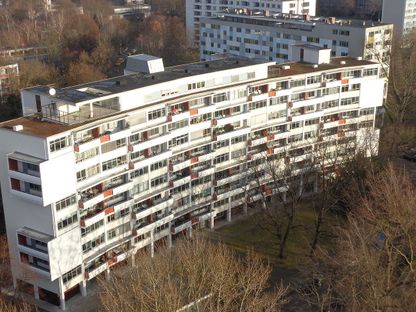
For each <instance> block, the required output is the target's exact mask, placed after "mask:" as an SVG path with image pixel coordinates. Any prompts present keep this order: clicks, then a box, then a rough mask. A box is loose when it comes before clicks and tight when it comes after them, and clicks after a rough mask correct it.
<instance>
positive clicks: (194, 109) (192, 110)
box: [189, 108, 198, 116]
mask: <svg viewBox="0 0 416 312" xmlns="http://www.w3.org/2000/svg"><path fill="white" fill-rule="evenodd" d="M189 115H190V116H195V115H198V110H197V109H196V108H191V109H190V110H189Z"/></svg>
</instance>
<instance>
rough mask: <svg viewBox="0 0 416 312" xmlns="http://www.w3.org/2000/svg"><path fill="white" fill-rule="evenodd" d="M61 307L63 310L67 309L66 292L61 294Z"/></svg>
mask: <svg viewBox="0 0 416 312" xmlns="http://www.w3.org/2000/svg"><path fill="white" fill-rule="evenodd" d="M59 308H61V310H63V311H65V309H66V306H65V294H64V293H62V294H61V295H60V296H59Z"/></svg>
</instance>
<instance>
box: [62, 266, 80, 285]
mask: <svg viewBox="0 0 416 312" xmlns="http://www.w3.org/2000/svg"><path fill="white" fill-rule="evenodd" d="M81 273H82V269H81V266H80V265H79V266H77V267H76V268H75V269H72V270H71V271H69V272H67V273H65V274H64V275H62V281H63V282H64V283H67V282H69V281H70V280H72V279H73V278H75V277H77V276H78V275H80V274H81Z"/></svg>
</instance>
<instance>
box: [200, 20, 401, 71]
mask: <svg viewBox="0 0 416 312" xmlns="http://www.w3.org/2000/svg"><path fill="white" fill-rule="evenodd" d="M266 15H267V14H266ZM392 32H393V25H391V24H382V23H377V22H371V21H370V22H366V21H358V20H339V19H336V18H322V17H315V18H305V17H300V16H298V17H289V16H287V15H284V14H283V15H282V14H278V15H274V16H264V15H263V14H262V15H250V14H237V12H234V13H223V14H222V15H220V16H218V17H213V18H203V19H201V44H200V53H201V60H210V59H212V58H213V57H214V58H215V56H212V54H216V53H229V54H232V55H238V56H245V57H249V58H263V59H266V60H270V61H276V62H279V63H283V62H288V61H292V60H295V59H297V58H298V55H295V54H294V51H293V47H294V46H295V45H298V44H299V43H306V44H310V45H316V46H319V47H322V48H325V49H331V57H339V56H352V57H360V56H361V57H363V58H364V59H366V60H377V61H378V60H383V61H385V62H386V63H388V62H389V54H390V50H391V44H392V35H393V34H392Z"/></svg>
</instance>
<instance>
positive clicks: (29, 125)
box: [0, 57, 385, 309]
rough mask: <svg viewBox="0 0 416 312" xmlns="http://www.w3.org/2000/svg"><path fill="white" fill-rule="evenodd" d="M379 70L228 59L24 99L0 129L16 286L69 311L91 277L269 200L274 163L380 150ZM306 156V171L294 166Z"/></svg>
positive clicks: (35, 92)
mask: <svg viewBox="0 0 416 312" xmlns="http://www.w3.org/2000/svg"><path fill="white" fill-rule="evenodd" d="M380 72H381V69H380V65H379V64H377V63H374V62H370V61H366V60H359V59H354V58H350V57H343V58H335V59H332V60H331V61H330V62H329V63H325V64H320V65H312V64H307V63H291V64H285V65H277V64H276V63H275V62H269V61H264V60H250V59H246V58H229V59H221V60H215V61H209V62H201V63H194V64H187V65H180V66H175V67H170V68H166V69H165V70H164V71H161V72H155V73H152V74H144V73H135V74H130V75H126V76H122V77H116V78H111V79H107V80H101V81H97V82H91V83H87V84H83V85H78V86H74V87H68V88H63V89H58V90H55V89H50V88H49V87H47V86H37V87H32V88H29V89H24V90H22V91H21V95H22V102H23V103H22V106H23V107H22V108H23V115H24V116H23V117H21V118H17V119H14V120H10V121H6V122H3V123H1V124H0V141H1V142H2V144H1V145H0V155H1V158H0V180H1V190H2V198H3V203H4V210H5V211H4V212H5V219H6V230H7V237H8V244H9V249H10V254H11V271H12V274H13V282H14V286H15V287H16V288H17V287H18V286H21V287H20V289H26V290H29V291H30V292H31V293H32V294H33V295H34V297H35V298H36V299H41V300H47V301H49V302H51V303H55V304H58V305H60V307H61V308H62V309H65V306H66V305H65V303H66V301H67V300H68V299H70V298H71V297H72V296H73V295H74V294H76V293H78V292H80V293H81V294H82V295H86V293H87V291H88V284H89V283H90V282H91V280H92V279H94V278H95V277H97V276H99V275H104V276H105V277H107V278H108V277H109V276H110V274H111V270H112V269H113V268H114V267H116V266H118V265H119V264H120V263H124V262H126V261H131V262H132V263H133V264H134V257H133V256H134V255H135V254H136V253H137V252H138V251H139V250H143V249H146V250H147V251H148V254H149V255H150V256H153V254H154V252H155V248H157V247H158V246H159V247H160V246H162V244H161V242H165V243H166V245H167V246H171V244H172V240H174V239H175V238H176V237H178V236H181V235H184V233H186V234H187V235H189V236H190V235H192V230H193V229H195V228H198V227H211V228H212V227H214V226H215V223H216V222H217V220H219V219H221V218H224V219H226V220H228V221H230V220H231V218H232V215H233V214H237V213H240V212H243V213H245V212H247V210H248V209H249V207H250V203H251V202H253V201H255V200H256V199H258V197H259V196H260V194H262V193H261V192H263V193H264V194H265V196H271V195H273V194H274V193H276V192H285V189H284V188H279V189H274V188H273V185H271V184H270V179H269V178H268V177H267V176H263V177H262V179H261V180H259V181H261V185H260V186H259V185H257V186H256V185H255V183H254V184H253V181H252V180H251V176H250V170H251V169H252V168H255V167H256V166H261V164H262V162H264V161H266V160H267V159H268V157H274V158H276V159H281V160H284V161H285V162H293V164H296V165H297V168H298V171H299V170H302V166H303V165H304V161H305V159H306V158H307V157H306V156H305V155H306V153H307V151H310V150H313V149H314V147H315V146H319V145H320V144H323V143H325V142H326V143H329V142H333V143H334V144H337V142H341V141H342V142H344V141H348V142H353V143H357V144H360V145H362V144H361V143H360V142H362V141H363V138H364V137H365V136H366V134H367V133H368V132H371V133H373V136H372V139H371V142H372V143H374V146H375V151H377V143H378V136H379V130H378V129H377V128H376V127H375V116H376V109H377V108H378V107H381V106H382V103H383V92H384V87H385V80H384V78H381V77H380ZM362 146H364V145H362ZM302 157H303V158H302Z"/></svg>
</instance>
